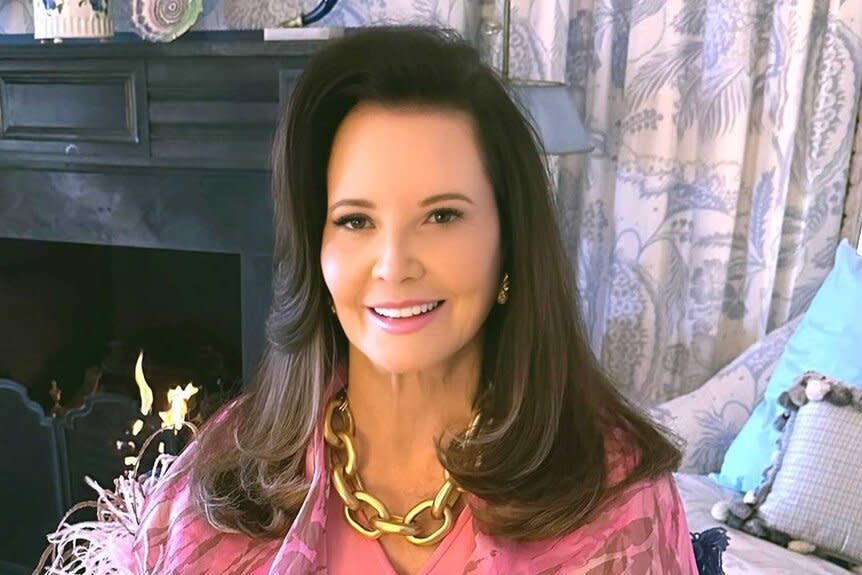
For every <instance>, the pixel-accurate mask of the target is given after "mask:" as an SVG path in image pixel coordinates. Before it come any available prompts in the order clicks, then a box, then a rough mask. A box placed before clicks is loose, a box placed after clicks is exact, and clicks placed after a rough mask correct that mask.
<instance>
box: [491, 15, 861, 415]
mask: <svg viewBox="0 0 862 575" xmlns="http://www.w3.org/2000/svg"><path fill="white" fill-rule="evenodd" d="M513 2H514V20H513V24H514V33H513V36H512V39H511V46H510V50H511V52H510V53H511V57H512V59H513V75H514V76H516V77H518V78H525V79H543V80H554V81H559V82H565V83H567V84H569V85H570V86H571V87H572V89H573V90H576V91H577V93H578V94H579V95H580V96H581V100H582V102H583V106H584V108H583V112H584V117H585V120H586V123H587V126H588V129H589V130H590V133H591V136H592V139H593V143H594V145H595V149H594V151H593V152H591V153H590V154H589V155H588V156H586V157H577V156H572V157H564V158H560V159H559V160H558V161H557V162H555V167H556V169H557V170H558V190H557V192H556V194H557V196H556V197H557V203H558V206H559V207H560V217H561V222H562V225H563V227H564V230H565V232H566V236H567V241H568V244H569V248H570V249H571V252H572V254H573V257H575V259H576V263H577V270H578V274H579V278H578V280H579V287H580V291H581V297H582V301H583V305H584V310H585V315H586V321H587V324H588V325H587V328H588V331H589V335H590V338H591V342H592V345H593V347H594V350H595V351H596V353H597V354H598V355H599V356H600V357H601V359H602V362H603V364H604V365H605V366H606V368H607V369H608V370H609V371H610V373H611V374H612V376H613V377H614V378H615V379H616V381H617V382H618V383H619V384H620V386H621V387H622V388H624V389H625V390H626V391H627V392H628V393H629V394H631V395H632V396H634V397H636V398H640V399H641V400H643V401H646V402H655V401H659V400H664V399H667V398H670V397H673V396H676V395H679V394H681V393H684V392H687V391H690V390H692V389H695V388H697V387H698V386H699V385H700V384H701V383H703V382H704V381H705V380H706V379H707V378H709V376H711V375H712V374H714V373H715V372H716V371H717V370H718V369H719V368H720V367H722V366H723V365H725V364H726V363H728V362H729V361H730V360H731V359H733V358H734V357H735V356H736V355H737V354H738V353H740V352H741V351H742V350H743V349H744V348H746V347H747V346H748V345H749V344H751V343H752V342H754V341H756V340H758V339H760V338H762V337H763V336H764V335H765V334H766V333H768V332H769V331H771V330H773V329H775V328H776V327H778V326H781V325H782V324H784V323H786V322H787V321H788V320H789V319H791V318H793V317H795V316H796V315H798V314H799V313H800V312H802V311H804V310H805V308H806V307H807V305H808V303H809V302H810V300H811V298H812V297H813V295H814V293H815V291H816V290H817V288H818V286H819V285H820V282H821V281H822V280H823V278H824V277H825V275H826V273H827V272H828V271H829V269H830V267H831V264H832V257H833V253H834V250H835V248H836V246H837V243H838V241H839V235H840V233H841V230H842V227H841V226H842V209H843V207H844V200H845V196H846V190H847V183H848V169H849V165H850V154H851V148H852V142H853V135H854V129H855V120H856V116H857V107H858V102H859V87H860V78H862V0H844V1H837V0H833V1H829V0H752V1H750V2H739V1H737V0H640V1H637V2H633V1H631V0H572V1H569V0H555V1H549V0H513ZM485 8H486V10H485V18H486V19H493V18H494V17H495V15H494V12H495V11H497V10H498V6H497V5H496V4H494V5H493V6H486V7H485ZM846 233H847V234H848V235H849V234H851V233H853V230H850V229H847V231H846Z"/></svg>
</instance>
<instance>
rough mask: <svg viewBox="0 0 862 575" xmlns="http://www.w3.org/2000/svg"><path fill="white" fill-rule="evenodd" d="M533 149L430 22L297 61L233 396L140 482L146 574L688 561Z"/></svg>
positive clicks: (665, 458)
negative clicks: (604, 351) (254, 359)
mask: <svg viewBox="0 0 862 575" xmlns="http://www.w3.org/2000/svg"><path fill="white" fill-rule="evenodd" d="M549 190H550V185H549V182H548V178H547V174H546V171H545V168H544V164H543V162H542V155H541V146H540V143H539V142H538V141H537V138H536V136H535V134H534V133H533V132H532V131H531V129H530V127H529V125H528V124H527V123H526V122H525V121H524V118H523V117H522V115H521V114H520V113H519V110H518V108H517V107H516V106H515V105H514V104H513V103H512V101H511V100H510V99H509V97H508V96H507V94H506V91H505V89H504V87H503V85H502V84H501V82H500V80H499V78H498V77H497V76H496V75H495V74H494V72H493V71H492V70H491V69H489V68H488V67H486V66H485V65H483V64H482V62H481V61H480V60H479V58H478V57H477V55H476V53H475V52H474V51H473V50H472V49H471V48H470V47H468V46H467V45H465V44H464V43H462V42H461V41H458V40H457V39H454V38H451V37H448V36H446V35H445V34H443V33H441V32H435V31H432V30H417V29H374V30H370V31H364V32H360V33H356V34H352V35H348V36H347V37H345V38H344V39H342V40H339V41H337V42H335V43H333V44H330V45H328V46H327V47H325V48H324V49H323V50H321V51H320V52H319V53H317V54H316V55H315V56H314V57H313V59H312V60H311V61H310V62H309V63H308V65H307V67H306V68H305V70H304V72H303V75H302V77H301V78H300V79H299V80H298V82H297V85H296V87H295V90H294V92H293V94H292V96H291V100H290V104H289V107H288V110H287V113H286V114H284V115H283V117H282V121H281V123H280V125H279V127H278V130H277V134H276V138H275V144H274V154H273V196H274V201H275V210H276V245H275V254H274V257H275V262H276V277H275V283H274V285H275V294H274V304H273V309H272V314H271V317H270V320H269V324H268V337H269V343H270V345H269V347H268V350H267V352H266V354H265V357H264V359H263V362H262V365H261V366H260V369H259V372H258V375H257V377H256V379H255V381H254V382H252V384H251V385H250V386H249V388H248V390H247V391H246V392H245V393H244V394H243V395H242V396H241V397H239V398H238V399H237V400H236V401H234V402H233V403H232V404H231V405H230V406H229V407H228V408H227V409H225V410H224V411H223V412H222V413H221V414H220V415H219V416H218V417H216V418H214V420H213V421H212V422H210V423H209V424H208V425H207V426H206V427H205V429H203V430H202V432H201V434H200V435H199V437H198V439H197V441H196V442H195V444H193V445H192V446H191V448H190V449H187V450H186V452H184V453H183V455H182V456H181V457H180V459H179V460H178V461H177V462H176V463H175V464H174V466H173V468H172V469H171V472H170V474H169V477H168V478H167V479H165V480H163V482H162V483H163V485H162V486H161V487H160V488H159V489H158V490H157V491H156V492H155V493H154V494H153V495H152V496H151V497H149V498H148V500H147V501H146V504H145V507H144V510H143V523H142V525H141V527H140V530H139V531H138V534H137V537H136V540H135V545H134V550H133V554H132V555H131V556H129V557H127V558H126V560H127V562H128V564H129V565H132V563H137V564H138V566H137V570H138V571H141V570H143V567H144V566H146V569H147V570H148V571H149V572H156V573H235V574H246V573H253V574H264V573H272V574H275V573H278V574H284V573H296V574H299V573H318V572H326V573H329V574H331V575H338V574H344V573H388V574H392V573H399V574H416V573H422V574H430V573H441V574H442V573H445V574H449V573H461V572H465V573H466V572H469V573H477V574H500V573H523V574H535V573H590V574H604V573H632V574H647V573H656V574H658V573H661V574H665V575H674V574H683V575H688V574H691V573H696V568H695V566H694V562H693V557H692V548H691V544H690V540H689V534H688V531H687V527H686V522H685V517H684V514H683V509H682V506H681V504H680V500H679V497H678V494H677V492H676V488H675V486H674V483H673V480H672V478H671V475H670V473H671V471H672V470H674V469H675V468H676V466H677V464H678V462H679V457H680V456H679V452H678V450H677V449H676V448H675V447H674V446H673V445H672V444H671V443H670V442H669V441H668V440H667V439H666V438H665V436H664V435H663V434H662V433H660V432H659V431H657V430H656V429H655V428H654V427H653V426H652V424H651V423H650V422H649V421H648V420H647V419H646V418H645V417H644V416H643V415H641V414H639V413H638V412H637V410H635V409H634V408H633V407H632V406H630V405H629V404H628V403H627V402H626V401H625V400H624V399H623V398H622V397H621V396H620V395H619V394H618V393H617V392H616V391H615V390H614V387H613V386H612V384H611V383H610V382H609V381H608V379H607V377H606V376H605V375H604V374H603V373H602V371H601V369H600V368H599V366H598V365H597V363H596V362H595V360H594V358H593V356H592V354H591V352H590V349H589V347H588V344H587V342H586V340H585V338H584V336H583V335H582V332H581V331H580V325H581V320H580V315H579V312H578V309H577V307H576V303H575V302H576V293H575V288H574V285H575V283H574V281H573V278H572V270H571V267H570V264H569V263H568V261H567V259H566V255H565V253H564V249H563V247H562V243H561V240H560V236H559V232H558V229H557V226H556V224H555V219H554V210H553V204H552V201H551V197H550V194H549Z"/></svg>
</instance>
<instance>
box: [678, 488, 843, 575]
mask: <svg viewBox="0 0 862 575" xmlns="http://www.w3.org/2000/svg"><path fill="white" fill-rule="evenodd" d="M676 481H677V486H678V487H679V492H680V495H682V499H683V502H684V504H685V510H686V517H687V519H688V527H689V530H691V531H693V532H694V531H704V530H706V529H709V528H710V527H716V526H719V525H721V524H720V523H719V522H718V521H716V520H715V519H713V518H712V516H711V515H710V509H712V506H713V504H714V503H715V502H716V501H719V500H722V499H728V498H729V497H730V495H731V494H732V493H731V492H730V491H728V490H726V489H723V488H722V487H719V486H718V485H716V484H715V483H713V482H712V481H710V480H709V478H708V477H706V476H704V475H689V474H685V473H679V474H676ZM728 536H729V537H730V547H728V549H727V551H725V552H724V571H725V575H759V574H763V575H779V574H781V575H783V574H793V575H847V574H848V573H851V572H850V571H847V570H846V569H842V568H840V567H838V566H837V565H834V564H832V563H829V562H828V561H824V560H823V559H818V558H815V557H811V556H805V555H800V554H798V553H794V552H792V551H788V550H787V549H784V548H782V547H779V546H778V545H774V544H772V543H770V542H768V541H764V540H763V539H758V538H757V537H752V536H751V535H748V534H747V533H743V532H741V531H737V530H735V529H728Z"/></svg>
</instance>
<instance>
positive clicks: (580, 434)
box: [191, 28, 680, 540]
mask: <svg viewBox="0 0 862 575" xmlns="http://www.w3.org/2000/svg"><path fill="white" fill-rule="evenodd" d="M365 101H371V102H376V103H381V104H383V105H390V106H405V105H410V106H417V105H418V106H429V107H433V108H435V109H440V108H442V109H451V110H458V111H463V112H466V113H467V114H469V115H470V116H471V117H472V119H473V123H474V126H475V130H476V136H477V141H478V143H479V146H480V148H481V152H482V157H483V160H484V163H485V169H486V172H487V175H488V177H489V179H490V182H491V184H492V186H493V189H494V194H495V197H496V201H497V207H498V212H499V217H500V230H501V241H502V266H503V268H502V269H503V270H506V271H508V272H509V275H510V278H511V293H510V296H509V301H508V303H507V304H506V305H498V306H494V307H493V309H492V311H491V312H490V314H489V316H488V318H487V320H486V324H485V329H484V330H483V331H484V334H485V335H484V342H483V361H482V374H481V375H482V381H484V382H493V384H492V386H489V387H485V388H484V391H485V392H484V393H480V394H479V396H478V397H477V398H476V402H477V404H478V405H477V406H476V407H477V408H479V409H481V411H482V413H483V415H484V416H485V420H484V421H485V423H484V425H482V426H481V427H480V429H479V432H478V434H477V436H476V437H475V438H474V439H471V440H470V441H469V442H464V441H462V440H463V436H462V435H461V436H458V437H456V440H454V441H452V442H451V443H449V444H447V445H438V456H439V459H440V461H441V463H442V464H443V465H444V466H445V467H446V469H448V470H449V473H450V474H451V476H452V477H453V478H454V479H455V480H456V481H457V482H458V483H459V484H460V485H461V486H462V487H463V488H464V489H465V490H467V491H468V492H470V493H472V494H473V495H475V496H477V497H478V498H480V499H481V500H482V501H483V502H484V504H483V505H481V506H477V508H476V509H474V510H473V511H474V514H475V518H476V520H477V524H478V527H479V528H480V529H481V530H483V531H484V532H486V533H491V534H495V535H501V536H506V537H510V538H513V539H522V540H527V539H541V538H546V537H552V536H557V535H561V534H563V533H567V532H569V531H571V530H573V529H575V528H576V527H578V526H579V525H582V524H583V523H584V522H585V521H587V520H588V519H589V518H590V516H591V515H592V514H593V513H594V512H595V511H596V510H597V509H598V508H599V507H600V506H602V505H603V504H604V503H606V502H607V501H609V500H610V499H612V498H613V497H614V496H615V495H616V494H618V493H619V492H620V491H621V490H623V489H625V488H626V487H628V486H630V485H631V484H633V483H635V482H637V481H640V480H642V479H645V478H649V477H654V476H657V475H659V474H663V473H667V472H669V471H671V470H673V469H675V468H676V467H677V465H678V463H679V460H680V454H679V451H678V449H677V448H676V447H675V446H674V445H673V444H672V443H671V441H669V440H668V439H667V436H666V434H665V433H664V432H662V431H659V430H658V429H657V428H656V427H655V426H654V425H653V424H652V423H651V422H650V421H649V420H648V419H647V418H645V417H644V416H643V415H642V414H641V413H640V412H639V411H638V410H637V409H635V408H634V407H633V406H632V405H630V404H629V403H628V402H627V401H626V400H625V399H624V398H623V397H622V396H621V395H620V394H619V393H618V392H617V391H616V389H615V388H614V386H613V385H612V384H611V382H610V381H609V380H608V377H607V376H606V375H605V374H604V373H603V371H602V369H601V368H600V366H599V365H598V364H597V362H596V359H595V357H594V355H593V354H592V352H591V350H590V348H589V345H588V343H587V340H586V338H585V337H584V334H583V328H582V322H581V316H580V311H579V309H578V305H577V301H578V299H577V294H576V288H575V285H576V284H575V281H574V278H573V270H572V266H571V264H570V262H569V260H568V259H567V256H566V253H565V251H564V248H563V244H562V241H561V237H560V232H559V229H558V226H557V223H556V219H555V216H554V211H553V210H554V208H553V202H552V200H551V195H550V190H551V187H550V184H549V178H548V174H547V171H546V169H545V164H544V163H543V155H542V148H541V144H540V142H539V141H538V138H537V137H536V135H535V133H534V131H533V130H532V129H531V127H530V124H529V123H528V122H527V121H525V119H524V116H523V115H522V113H521V111H520V109H519V107H518V106H517V105H516V104H515V103H514V102H513V100H512V99H511V98H510V96H509V95H508V93H507V90H506V88H505V86H504V84H503V83H502V82H501V80H500V78H499V77H498V76H497V74H496V73H495V72H494V71H493V70H492V69H491V68H489V67H488V66H486V65H485V64H484V63H483V62H482V61H481V60H480V58H479V57H478V55H477V53H476V51H475V50H474V49H473V48H471V47H470V46H469V45H467V44H466V43H464V42H463V41H462V40H460V39H459V38H457V37H455V36H454V35H452V34H448V33H445V32H442V31H439V30H432V29H418V28H377V29H371V30H367V31H361V32H356V33H353V34H349V35H347V36H346V37H345V38H343V39H340V40H338V41H335V42H333V43H331V44H329V45H327V46H326V47H324V48H323V49H322V50H321V51H320V52H318V53H317V54H315V55H314V57H313V58H312V59H311V60H310V61H309V63H308V65H307V66H306V67H305V69H304V71H303V73H302V76H301V77H300V78H299V80H298V81H297V84H296V86H295V89H294V91H293V94H292V96H291V98H290V102H289V105H288V107H287V110H286V111H283V113H282V116H281V120H280V123H279V126H278V129H277V132H276V136H275V142H274V147H273V163H272V169H273V174H272V177H273V183H272V192H273V200H274V202H275V226H276V240H275V250H274V270H275V280H274V303H273V307H272V312H271V315H270V317H269V321H268V325H267V335H268V341H269V345H268V347H267V350H266V352H265V356H264V358H263V360H262V364H261V366H260V368H259V371H258V373H257V375H256V377H255V379H254V381H253V382H252V383H251V384H250V386H249V388H248V390H247V391H246V392H245V393H244V394H243V395H242V396H241V398H240V400H239V401H238V402H237V403H236V405H235V406H234V408H233V409H230V410H228V411H227V412H226V414H225V417H224V418H223V419H222V420H221V421H219V422H218V423H217V424H211V425H208V426H207V427H206V428H205V429H204V430H203V431H202V433H201V435H200V436H199V438H198V445H197V447H198V448H197V449H196V450H195V455H194V457H193V458H191V478H192V489H193V495H194V498H195V500H196V501H197V503H198V505H199V506H200V508H201V509H202V510H203V512H204V513H205V514H206V516H207V518H208V519H209V521H210V522H211V523H212V524H213V525H214V526H216V527H218V528H220V529H224V530H233V531H241V532H244V533H247V534H250V535H253V536H259V537H277V536H281V535H283V534H284V533H285V532H286V531H287V529H288V528H289V527H290V525H291V522H292V520H293V518H294V517H295V515H296V513H297V511H298V509H299V507H300V504H301V503H302V501H303V499H304V498H305V496H306V493H307V490H308V482H307V480H306V478H305V453H306V450H307V448H308V445H309V441H310V439H311V437H312V434H313V432H314V426H315V423H316V422H317V421H318V419H319V417H320V413H321V410H322V402H323V393H324V389H325V387H326V385H327V383H328V381H329V380H330V378H331V376H332V374H333V370H334V369H335V368H336V366H337V365H339V362H343V361H345V359H346V357H347V344H348V342H347V339H346V337H345V335H344V332H343V331H342V330H341V328H340V326H339V325H338V323H337V321H336V320H335V318H334V317H333V316H332V315H331V314H330V313H329V309H328V293H327V290H326V286H325V284H324V281H323V275H322V271H321V267H320V247H321V240H322V234H323V227H324V223H325V217H326V216H325V214H326V202H327V197H326V169H327V162H328V159H329V152H330V147H331V145H332V141H333V138H334V135H335V132H336V129H337V128H338V126H339V124H340V123H341V121H342V120H343V119H344V118H345V116H346V115H347V114H348V112H349V111H350V110H351V109H352V108H353V107H354V106H356V105H357V104H358V103H359V102H365ZM612 434H615V435H616V436H618V438H619V441H618V442H616V443H615V445H616V446H617V447H619V448H622V449H623V450H624V451H627V452H628V453H629V454H630V455H634V456H635V457H636V458H637V461H638V463H637V465H634V466H633V467H632V469H631V470H630V472H629V474H628V476H627V477H626V478H625V479H624V480H623V481H622V482H619V483H616V484H614V485H611V484H610V482H609V480H608V476H607V471H608V469H607V465H606V463H607V457H608V455H607V452H606V451H607V448H608V445H610V443H609V442H608V439H609V438H610V437H611V435H612ZM479 456H481V465H480V466H478V467H477V466H476V465H475V462H476V461H477V459H478V458H479Z"/></svg>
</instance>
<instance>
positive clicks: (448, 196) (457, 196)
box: [329, 192, 473, 211]
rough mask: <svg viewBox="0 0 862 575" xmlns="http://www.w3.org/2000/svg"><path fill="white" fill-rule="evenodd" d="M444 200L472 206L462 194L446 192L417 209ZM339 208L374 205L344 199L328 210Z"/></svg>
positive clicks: (469, 200)
mask: <svg viewBox="0 0 862 575" xmlns="http://www.w3.org/2000/svg"><path fill="white" fill-rule="evenodd" d="M446 200H462V201H464V202H467V203H468V204H472V203H473V200H471V199H470V198H468V197H467V196H465V195H464V194H459V193H458V192H446V193H444V194H435V195H433V196H428V197H427V198H425V199H424V200H422V201H421V202H419V207H421V208H424V207H426V206H430V205H431V204H436V203H438V202H443V201H446ZM339 206H357V207H360V208H369V209H370V208H373V207H374V204H373V203H372V202H369V201H368V200H362V199H358V198H345V199H343V200H338V201H337V202H335V203H334V204H332V207H331V208H329V210H330V211H332V210H334V209H335V208H337V207H339Z"/></svg>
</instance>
